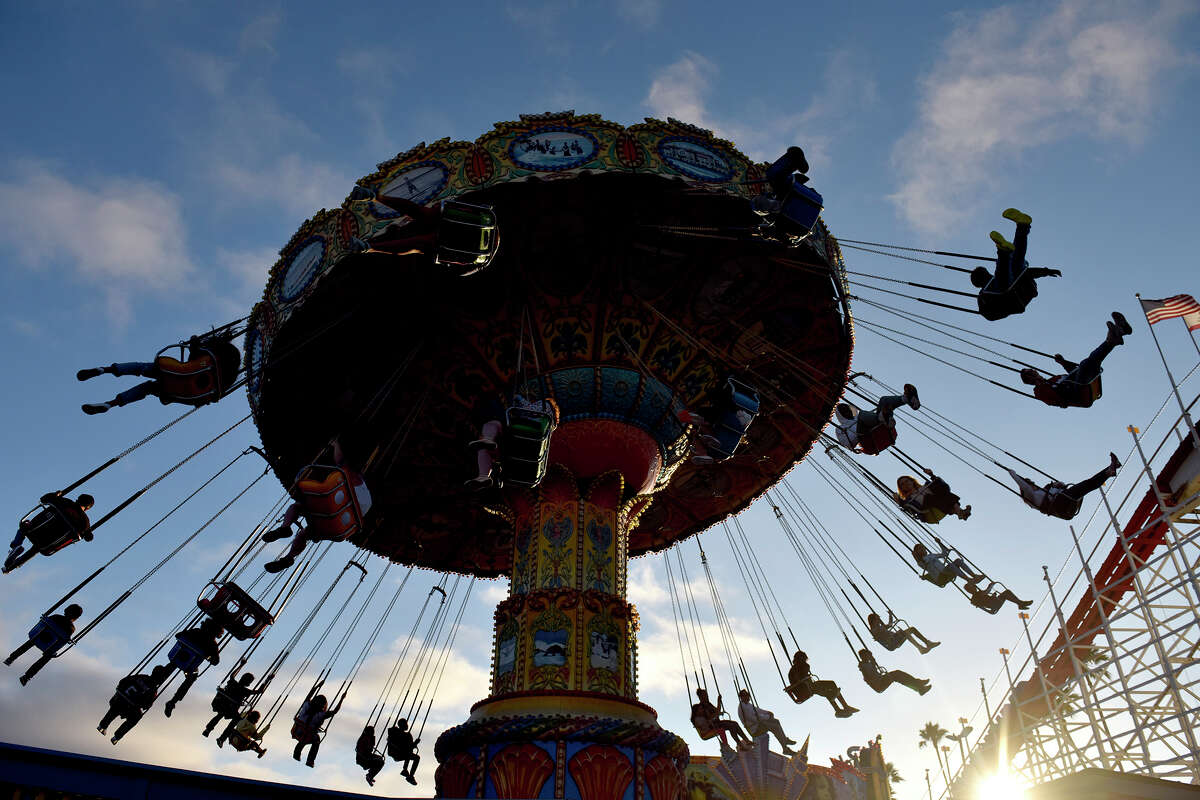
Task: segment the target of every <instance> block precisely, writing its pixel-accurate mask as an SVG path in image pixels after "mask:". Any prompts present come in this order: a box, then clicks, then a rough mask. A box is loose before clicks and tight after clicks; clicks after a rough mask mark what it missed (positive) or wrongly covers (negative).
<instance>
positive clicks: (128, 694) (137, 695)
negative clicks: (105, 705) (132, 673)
mask: <svg viewBox="0 0 1200 800" xmlns="http://www.w3.org/2000/svg"><path fill="white" fill-rule="evenodd" d="M156 697H158V691H157V690H156V689H150V688H148V687H144V686H129V687H126V688H125V689H118V690H117V691H116V692H115V693H114V694H113V696H112V699H110V700H109V701H108V702H109V705H114V706H119V707H120V706H123V707H125V708H126V709H136V710H137V711H139V712H141V711H144V710H145V709H147V708H149V707H150V706H151V705H153V704H154V699H155V698H156ZM123 716H124V715H123Z"/></svg>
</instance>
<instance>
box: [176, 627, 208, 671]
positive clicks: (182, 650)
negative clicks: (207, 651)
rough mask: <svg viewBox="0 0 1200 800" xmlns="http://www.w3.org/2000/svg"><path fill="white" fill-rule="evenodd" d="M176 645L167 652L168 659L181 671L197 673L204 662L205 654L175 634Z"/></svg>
mask: <svg viewBox="0 0 1200 800" xmlns="http://www.w3.org/2000/svg"><path fill="white" fill-rule="evenodd" d="M175 636H176V639H175V645H174V646H173V647H172V648H171V650H170V652H168V653H167V661H168V662H170V664H171V666H173V667H175V668H176V669H178V670H179V671H180V672H186V673H188V674H195V673H196V672H198V671H199V670H200V665H201V664H203V663H204V654H203V653H201V652H200V651H199V650H197V649H196V648H194V647H192V646H191V645H190V644H188V643H187V641H186V640H184V639H180V638H178V637H179V634H175Z"/></svg>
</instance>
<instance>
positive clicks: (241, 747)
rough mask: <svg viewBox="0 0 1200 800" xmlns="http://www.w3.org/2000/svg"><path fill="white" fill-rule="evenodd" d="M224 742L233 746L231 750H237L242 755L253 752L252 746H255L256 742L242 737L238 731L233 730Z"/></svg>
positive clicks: (244, 736)
mask: <svg viewBox="0 0 1200 800" xmlns="http://www.w3.org/2000/svg"><path fill="white" fill-rule="evenodd" d="M226 741H228V742H229V743H230V744H231V745H233V749H234V750H237V751H238V752H239V753H244V752H246V751H247V750H253V749H254V745H255V744H257V742H255V741H254V740H253V739H251V738H250V737H248V736H246V735H244V734H243V733H242V732H241V731H238V730H234V731H233V732H232V733H230V734H229V738H228V739H227V740H226Z"/></svg>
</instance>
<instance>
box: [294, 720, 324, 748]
mask: <svg viewBox="0 0 1200 800" xmlns="http://www.w3.org/2000/svg"><path fill="white" fill-rule="evenodd" d="M291 735H292V738H293V739H295V740H296V741H297V742H311V741H313V740H314V739H318V740H319V739H320V738H321V730H320V728H318V727H317V726H315V725H313V724H312V723H311V722H309V721H308V720H305V719H301V718H300V717H294V718H293V719H292V731H291Z"/></svg>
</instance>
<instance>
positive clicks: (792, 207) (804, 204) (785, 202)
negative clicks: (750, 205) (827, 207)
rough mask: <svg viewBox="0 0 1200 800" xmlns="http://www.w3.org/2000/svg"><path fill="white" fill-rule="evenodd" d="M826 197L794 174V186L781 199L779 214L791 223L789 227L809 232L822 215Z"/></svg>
mask: <svg viewBox="0 0 1200 800" xmlns="http://www.w3.org/2000/svg"><path fill="white" fill-rule="evenodd" d="M824 202H825V201H824V199H823V198H822V197H821V195H820V194H819V193H818V192H817V191H816V190H815V189H813V188H811V187H809V186H806V185H805V184H803V183H801V182H800V180H799V179H798V178H797V177H796V176H795V175H793V176H792V188H791V191H789V192H788V193H787V194H786V195H785V196H784V197H783V198H782V199H781V200H780V208H779V215H780V216H781V217H783V218H784V219H786V220H787V221H788V222H790V223H791V225H790V226H789V227H794V228H801V229H803V230H805V231H807V232H809V233H811V232H812V229H813V226H814V225H816V224H817V219H818V218H819V217H820V216H821V209H822V208H823V204H824Z"/></svg>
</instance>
